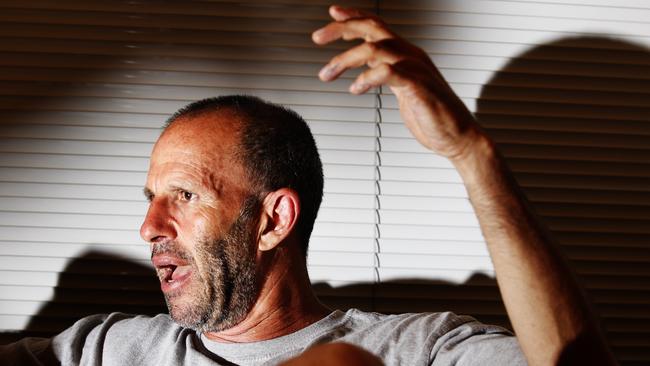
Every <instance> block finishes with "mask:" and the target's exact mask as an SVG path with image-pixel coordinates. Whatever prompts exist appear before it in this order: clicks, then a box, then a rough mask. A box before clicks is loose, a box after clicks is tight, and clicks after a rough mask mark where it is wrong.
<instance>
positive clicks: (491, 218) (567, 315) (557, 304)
mask: <svg viewBox="0 0 650 366" xmlns="http://www.w3.org/2000/svg"><path fill="white" fill-rule="evenodd" d="M468 138H470V139H471V140H472V141H473V142H472V143H471V144H468V145H467V146H468V147H467V148H466V149H465V151H464V152H463V155H462V156H459V157H457V158H456V159H454V160H452V162H453V163H454V165H455V166H456V168H457V170H458V172H459V173H460V175H461V177H462V178H463V181H464V182H465V185H466V188H467V192H468V195H469V198H470V201H471V203H472V205H473V207H474V210H475V211H476V214H477V216H478V219H479V222H480V225H481V229H482V232H483V235H484V237H485V240H486V242H487V246H488V250H489V253H490V256H491V258H492V262H493V264H494V268H495V272H496V277H497V282H498V285H499V289H500V291H501V294H502V297H503V301H504V303H505V306H506V310H507V312H508V316H509V318H510V321H511V322H512V325H513V328H514V330H515V332H516V334H517V336H518V339H519V342H520V344H521V347H522V349H523V350H524V352H525V354H526V356H527V358H528V361H529V363H530V364H531V365H549V364H557V363H558V361H560V360H561V357H562V358H564V357H567V355H565V354H563V353H565V352H567V350H569V351H573V349H574V348H573V346H572V345H573V344H574V343H575V342H582V341H584V340H585V339H588V340H589V341H588V343H589V344H588V345H587V346H588V347H589V348H590V350H582V351H588V352H591V354H592V355H594V354H597V355H598V357H594V358H595V359H596V360H599V362H600V363H601V364H611V363H613V361H612V358H611V356H610V354H609V352H608V349H607V347H606V346H605V344H604V341H603V340H602V337H601V336H600V334H599V331H598V329H597V328H598V327H597V326H596V325H595V323H594V320H593V318H592V316H591V314H590V310H589V306H588V305H587V302H586V300H585V298H584V297H583V296H582V292H581V290H580V288H579V286H578V285H577V284H576V282H575V279H574V277H573V276H572V274H571V271H570V270H569V269H568V267H567V265H566V263H565V261H564V260H563V258H562V257H561V255H560V254H559V252H558V251H557V249H556V248H555V246H554V245H553V243H552V241H551V240H550V238H549V236H548V234H547V232H546V230H545V229H544V228H543V227H541V226H540V224H539V223H538V221H537V220H536V219H535V217H534V216H533V214H532V213H531V211H530V210H529V208H528V206H527V203H526V200H525V198H524V197H523V195H522V194H521V192H520V190H519V187H518V186H517V185H516V183H515V181H514V179H513V177H512V175H511V174H510V172H509V171H508V168H507V166H506V164H505V162H504V160H503V159H502V158H501V157H500V155H499V154H498V152H497V150H496V149H495V147H494V144H493V143H492V142H491V141H490V140H489V139H488V138H487V137H486V136H485V135H484V134H483V133H482V132H481V131H480V130H478V129H476V130H474V131H472V132H471V133H470V136H468ZM581 344H582V343H581Z"/></svg>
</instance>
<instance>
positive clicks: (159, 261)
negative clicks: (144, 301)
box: [152, 255, 192, 292]
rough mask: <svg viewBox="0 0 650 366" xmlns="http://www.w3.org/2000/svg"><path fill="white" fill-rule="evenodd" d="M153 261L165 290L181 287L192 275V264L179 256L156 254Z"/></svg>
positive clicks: (161, 285)
mask: <svg viewBox="0 0 650 366" xmlns="http://www.w3.org/2000/svg"><path fill="white" fill-rule="evenodd" d="M152 262H153V264H154V266H155V267H156V272H157V273H158V278H159V279H160V287H161V289H162V291H163V292H169V291H171V290H176V289H178V288H180V287H181V286H183V284H185V283H186V282H187V280H188V279H189V278H190V276H191V275H192V266H191V265H189V264H186V263H184V262H181V260H179V259H178V258H174V257H170V256H166V255H160V256H154V257H153V258H152Z"/></svg>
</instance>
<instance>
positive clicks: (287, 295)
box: [204, 248, 331, 343]
mask: <svg viewBox="0 0 650 366" xmlns="http://www.w3.org/2000/svg"><path fill="white" fill-rule="evenodd" d="M296 254H297V253H291V250H290V249H288V248H278V250H277V251H276V252H275V253H273V254H271V255H272V258H271V259H270V261H269V264H268V267H267V268H268V269H267V270H265V271H264V272H265V273H266V275H264V276H263V277H264V278H263V280H262V284H261V289H260V294H259V296H258V298H257V300H256V302H255V304H254V305H253V307H252V308H251V310H250V311H249V312H248V314H247V315H246V317H245V318H244V320H242V321H241V322H240V323H239V324H237V325H236V326H234V327H232V328H230V329H226V330H223V331H219V332H206V333H204V334H205V336H206V337H207V338H208V339H210V340H212V341H216V342H222V343H248V342H257V341H263V340H267V339H272V338H277V337H281V336H284V335H287V334H291V333H293V332H296V331H298V330H300V329H302V328H304V327H306V326H308V325H310V324H312V323H315V322H317V321H319V320H320V319H322V318H324V317H325V316H327V314H329V313H330V312H331V310H330V309H328V308H327V307H325V306H324V305H323V304H322V303H321V302H320V301H318V299H317V298H316V295H315V294H314V292H313V289H312V287H311V283H310V281H309V276H308V274H307V266H306V263H305V262H306V261H305V259H304V257H301V255H300V254H297V255H296ZM261 255H265V254H261Z"/></svg>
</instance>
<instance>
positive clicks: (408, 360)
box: [341, 309, 520, 365]
mask: <svg viewBox="0 0 650 366" xmlns="http://www.w3.org/2000/svg"><path fill="white" fill-rule="evenodd" d="M345 326H346V328H348V329H347V332H348V334H347V335H346V336H344V337H343V338H341V340H342V341H348V342H351V343H354V344H357V345H359V346H362V347H363V348H365V349H367V350H369V351H371V352H373V353H375V354H378V355H379V356H380V357H381V358H382V359H383V360H384V362H387V363H390V364H393V363H396V364H400V363H401V364H421V365H428V364H430V363H431V362H433V361H434V360H438V361H441V360H455V361H458V360H459V357H462V356H463V355H465V356H466V355H468V354H471V353H473V352H474V351H480V353H481V355H480V356H481V357H480V359H488V360H494V359H495V357H497V356H499V355H497V354H496V353H497V352H503V356H504V359H509V360H514V359H518V357H519V353H520V350H519V347H518V344H517V341H516V339H515V338H514V337H513V336H512V334H511V333H510V332H509V331H508V330H507V329H505V328H502V327H498V326H494V325H488V324H483V323H481V322H479V321H477V320H476V319H474V318H472V317H470V316H465V315H456V314H454V313H451V312H441V313H408V314H395V315H387V314H379V313H372V312H364V311H360V310H356V309H352V310H349V311H348V312H347V313H346V320H345ZM506 363H507V362H506ZM515 364H517V362H515Z"/></svg>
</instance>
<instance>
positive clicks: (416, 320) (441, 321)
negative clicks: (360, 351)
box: [346, 309, 507, 337]
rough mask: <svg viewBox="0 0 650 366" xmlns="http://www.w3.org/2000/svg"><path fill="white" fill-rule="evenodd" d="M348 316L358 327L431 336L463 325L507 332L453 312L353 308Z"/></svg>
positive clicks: (351, 322)
mask: <svg viewBox="0 0 650 366" xmlns="http://www.w3.org/2000/svg"><path fill="white" fill-rule="evenodd" d="M346 318H347V321H348V322H349V323H350V324H352V325H354V326H355V327H356V328H368V329H372V330H373V332H374V331H377V329H382V328H386V329H396V330H400V332H404V331H406V332H425V333H427V334H428V335H430V336H431V335H433V336H436V337H440V336H442V335H444V334H446V333H448V332H450V331H452V330H453V329H456V328H458V327H461V326H465V327H466V328H470V329H475V330H477V331H482V330H485V331H489V330H490V329H491V328H494V330H497V328H498V331H505V332H507V331H506V330H504V329H503V328H499V327H494V326H487V325H484V324H482V323H480V322H478V321H477V320H476V319H474V318H472V317H471V316H467V315H456V314H454V313H451V312H442V313H405V314H381V313H374V312H365V311H361V310H357V309H351V310H348V311H347V312H346Z"/></svg>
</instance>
